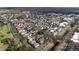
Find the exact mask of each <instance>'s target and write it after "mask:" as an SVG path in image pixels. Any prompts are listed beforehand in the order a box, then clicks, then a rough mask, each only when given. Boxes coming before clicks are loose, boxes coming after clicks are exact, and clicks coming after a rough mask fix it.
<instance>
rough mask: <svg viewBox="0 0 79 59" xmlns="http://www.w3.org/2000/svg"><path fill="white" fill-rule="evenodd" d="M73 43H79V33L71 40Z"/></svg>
mask: <svg viewBox="0 0 79 59" xmlns="http://www.w3.org/2000/svg"><path fill="white" fill-rule="evenodd" d="M71 40H72V41H73V42H76V43H79V33H78V32H75V33H74V35H73V37H72V38H71Z"/></svg>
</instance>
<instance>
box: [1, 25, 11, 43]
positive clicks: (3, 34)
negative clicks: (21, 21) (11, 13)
mask: <svg viewBox="0 0 79 59" xmlns="http://www.w3.org/2000/svg"><path fill="white" fill-rule="evenodd" d="M8 38H11V33H10V30H9V28H8V26H7V25H3V26H1V27H0V42H1V41H2V40H6V39H8Z"/></svg>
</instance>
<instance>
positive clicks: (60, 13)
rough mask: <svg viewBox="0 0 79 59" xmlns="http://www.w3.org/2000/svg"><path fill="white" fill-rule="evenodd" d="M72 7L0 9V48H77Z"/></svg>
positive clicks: (78, 21)
mask: <svg viewBox="0 0 79 59" xmlns="http://www.w3.org/2000/svg"><path fill="white" fill-rule="evenodd" d="M76 9H77V10H78V9H79V8H65V9H64V8H59V9H57V8H53V7H51V8H43V7H41V8H35V7H33V8H31V7H29V8H27V7H26V8H22V7H21V8H18V7H17V8H11V9H10V8H9V9H8V8H2V9H0V51H79V12H74V10H76Z"/></svg>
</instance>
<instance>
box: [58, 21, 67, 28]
mask: <svg viewBox="0 0 79 59" xmlns="http://www.w3.org/2000/svg"><path fill="white" fill-rule="evenodd" d="M66 25H68V23H67V22H62V23H60V25H59V27H65V26H66Z"/></svg>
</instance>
